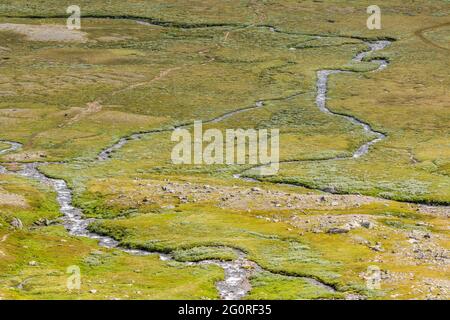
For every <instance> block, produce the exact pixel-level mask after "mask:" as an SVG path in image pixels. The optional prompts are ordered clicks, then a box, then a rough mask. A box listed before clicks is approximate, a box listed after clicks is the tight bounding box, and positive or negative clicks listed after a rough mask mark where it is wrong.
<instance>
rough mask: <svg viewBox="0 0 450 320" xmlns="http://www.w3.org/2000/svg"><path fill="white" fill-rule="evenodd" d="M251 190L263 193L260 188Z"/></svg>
mask: <svg viewBox="0 0 450 320" xmlns="http://www.w3.org/2000/svg"><path fill="white" fill-rule="evenodd" d="M251 190H252V191H253V192H260V191H261V189H260V188H257V187H253V188H252V189H251Z"/></svg>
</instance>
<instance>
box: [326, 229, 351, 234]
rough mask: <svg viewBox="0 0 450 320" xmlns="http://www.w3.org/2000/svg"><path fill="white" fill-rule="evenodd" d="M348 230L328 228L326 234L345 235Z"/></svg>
mask: <svg viewBox="0 0 450 320" xmlns="http://www.w3.org/2000/svg"><path fill="white" fill-rule="evenodd" d="M349 231H350V230H349V229H348V228H330V229H328V231H327V233H330V234H340V233H347V232H349Z"/></svg>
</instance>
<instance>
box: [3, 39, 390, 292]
mask: <svg viewBox="0 0 450 320" xmlns="http://www.w3.org/2000/svg"><path fill="white" fill-rule="evenodd" d="M389 44H390V42H389V41H376V42H368V43H367V45H368V47H369V50H366V51H364V52H361V53H359V54H358V55H356V56H355V57H354V58H353V61H355V62H361V61H362V60H363V59H364V58H365V57H366V56H368V55H369V54H370V53H371V52H373V51H376V50H381V49H383V48H385V47H386V46H388V45H389ZM374 62H377V63H378V64H379V67H378V69H377V71H378V70H382V69H384V68H386V67H387V65H388V64H387V61H385V60H374ZM344 72H346V73H348V72H350V71H343V70H320V71H318V72H317V96H316V104H317V106H318V108H319V109H320V110H321V111H322V112H325V113H328V114H331V115H334V116H339V117H344V118H345V119H347V120H349V121H351V122H352V123H354V124H356V125H360V126H362V128H363V129H364V131H365V132H367V133H370V134H374V135H375V136H376V138H374V139H373V140H371V141H369V142H367V143H365V144H363V145H362V146H360V147H359V148H358V149H357V150H356V151H355V152H354V153H353V155H352V157H354V158H358V157H360V156H362V155H364V154H366V153H367V152H368V151H369V148H370V146H371V145H373V144H375V143H377V142H378V141H380V140H382V139H384V138H385V135H384V134H382V133H381V132H378V131H375V130H373V129H372V128H371V126H370V125H368V124H367V123H364V122H363V121H361V120H359V119H357V118H355V117H351V116H347V115H341V114H338V113H335V112H333V111H331V110H330V109H328V108H327V105H326V100H327V87H328V86H327V85H328V78H329V76H330V75H332V74H337V73H344ZM299 94H301V93H299ZM296 95H298V94H294V95H290V96H288V97H285V98H280V99H279V100H283V99H289V98H292V97H294V96H296ZM263 106H264V100H260V101H257V102H256V103H255V105H254V106H250V107H247V108H244V109H240V110H236V111H232V112H228V113H226V114H224V115H221V116H219V117H217V118H214V119H211V120H209V121H208V122H219V121H222V120H224V119H226V118H228V117H231V116H233V115H235V114H238V113H241V112H245V111H248V110H252V109H256V108H261V107H263ZM184 126H189V125H188V124H184V125H180V126H178V127H184ZM170 130H173V128H170V129H163V130H153V131H149V132H144V133H136V134H132V135H130V136H127V137H123V138H121V139H120V140H119V141H118V142H117V143H115V144H114V145H113V146H111V147H109V148H107V149H105V150H103V151H102V152H100V154H99V155H98V160H101V161H102V160H103V161H104V160H107V159H108V158H110V155H111V153H112V152H113V151H116V150H119V149H121V148H122V147H123V146H124V145H125V144H126V143H127V142H128V141H129V140H135V139H140V138H141V137H142V136H143V135H146V134H152V133H156V132H162V131H170ZM1 142H3V143H7V144H9V145H10V147H9V148H7V149H3V150H1V151H0V155H1V154H5V153H9V152H14V151H17V150H19V149H20V148H21V144H20V143H17V142H11V141H1ZM43 165H46V163H41V162H35V163H27V164H22V168H21V170H20V171H18V172H15V173H16V174H19V175H21V176H24V177H27V178H31V179H35V180H38V181H40V182H41V183H43V184H46V185H48V186H50V187H52V188H53V189H54V190H55V191H56V194H57V201H58V203H59V206H60V211H61V213H62V215H63V216H62V223H63V225H64V226H65V227H66V229H67V230H68V232H69V233H70V234H72V235H75V236H83V237H89V238H92V239H96V240H98V243H99V245H101V246H104V247H108V248H119V249H121V250H123V251H126V252H128V253H130V254H134V255H149V254H158V255H159V256H160V258H161V259H162V260H171V259H173V257H172V255H170V254H162V253H159V252H149V251H145V250H137V249H128V248H122V247H120V243H119V242H118V241H117V240H115V239H113V238H111V237H108V236H104V235H99V234H96V233H92V232H90V231H89V230H88V226H89V224H91V223H92V222H93V221H95V219H85V218H84V215H83V213H82V211H81V209H80V208H77V207H75V206H74V205H73V203H72V191H71V190H70V188H69V187H68V186H67V183H66V182H65V181H64V180H62V179H54V178H50V177H47V176H45V175H44V174H42V173H41V172H40V171H39V170H38V167H39V166H43ZM0 173H12V172H9V171H8V170H7V169H6V168H5V167H3V166H0ZM234 250H235V253H236V255H237V257H238V258H237V259H235V260H233V261H218V260H204V261H200V262H186V263H185V264H186V265H204V264H214V265H218V266H220V267H221V268H223V270H224V272H225V278H224V281H220V282H218V283H217V284H216V286H217V289H218V291H219V294H220V297H221V298H222V299H233V300H236V299H241V298H242V297H244V296H245V295H246V294H247V293H248V292H249V290H250V289H251V285H250V281H249V278H250V276H251V275H252V274H254V273H255V272H260V271H262V268H261V267H259V266H258V265H257V264H256V263H254V262H253V261H250V260H248V259H247V257H246V254H245V253H244V252H242V251H239V250H236V249H234ZM302 278H303V277H302ZM303 279H305V280H308V281H309V282H310V283H312V284H314V285H317V286H321V287H322V288H325V289H326V290H328V291H330V292H334V289H333V288H332V287H330V286H328V285H326V284H324V283H322V282H319V281H317V280H315V279H312V278H303Z"/></svg>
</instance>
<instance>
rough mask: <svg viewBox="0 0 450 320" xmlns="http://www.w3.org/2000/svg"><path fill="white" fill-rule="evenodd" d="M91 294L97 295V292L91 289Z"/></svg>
mask: <svg viewBox="0 0 450 320" xmlns="http://www.w3.org/2000/svg"><path fill="white" fill-rule="evenodd" d="M89 293H92V294H96V293H97V290H95V289H91V290H89Z"/></svg>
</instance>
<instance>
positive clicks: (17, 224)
mask: <svg viewBox="0 0 450 320" xmlns="http://www.w3.org/2000/svg"><path fill="white" fill-rule="evenodd" d="M11 226H12V227H13V228H14V229H19V230H20V229H23V223H22V220H20V219H19V218H13V220H12V221H11Z"/></svg>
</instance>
